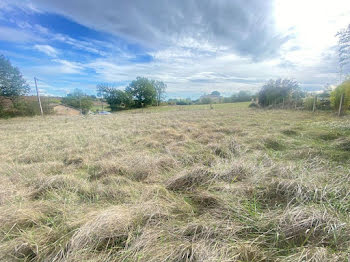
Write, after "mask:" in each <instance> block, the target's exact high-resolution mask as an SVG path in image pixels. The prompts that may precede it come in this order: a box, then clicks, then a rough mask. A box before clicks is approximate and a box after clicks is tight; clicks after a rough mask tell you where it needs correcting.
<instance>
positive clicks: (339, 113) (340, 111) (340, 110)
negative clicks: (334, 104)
mask: <svg viewBox="0 0 350 262" xmlns="http://www.w3.org/2000/svg"><path fill="white" fill-rule="evenodd" d="M343 102H344V94H341V97H340V103H339V111H338V116H341V114H342V109H343Z"/></svg>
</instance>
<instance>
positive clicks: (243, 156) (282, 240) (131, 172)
mask: <svg viewBox="0 0 350 262" xmlns="http://www.w3.org/2000/svg"><path fill="white" fill-rule="evenodd" d="M0 185H1V186H0V260H2V261H348V259H349V252H350V225H349V218H350V215H349V214H350V213H349V212H350V119H349V117H344V118H337V117H335V116H334V115H332V114H331V113H322V112H319V113H315V114H312V113H310V112H302V111H287V110H256V109H249V108H248V105H247V104H246V103H242V104H222V105H214V109H212V110H211V109H210V108H209V105H205V106H172V107H171V106H169V107H159V108H150V109H144V110H132V111H127V112H120V113H116V114H112V115H106V116H87V117H81V116H49V117H45V118H40V117H36V118H15V119H10V120H0Z"/></svg>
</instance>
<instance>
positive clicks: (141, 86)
mask: <svg viewBox="0 0 350 262" xmlns="http://www.w3.org/2000/svg"><path fill="white" fill-rule="evenodd" d="M166 88H167V85H166V84H165V83H164V82H162V81H157V80H152V79H148V78H146V77H137V78H136V80H134V81H132V82H131V83H130V84H129V85H128V86H127V87H126V88H125V89H124V90H121V89H118V88H116V87H113V86H111V85H110V84H99V85H97V95H98V97H101V98H102V99H104V100H106V102H107V103H108V104H109V106H110V108H111V110H112V111H117V110H122V109H130V108H142V107H147V106H151V105H153V106H159V105H160V103H161V101H162V100H163V99H164V98H165V90H166Z"/></svg>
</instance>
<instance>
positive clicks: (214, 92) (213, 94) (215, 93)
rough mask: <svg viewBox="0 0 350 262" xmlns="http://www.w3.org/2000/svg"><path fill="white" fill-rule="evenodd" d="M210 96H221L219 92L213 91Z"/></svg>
mask: <svg viewBox="0 0 350 262" xmlns="http://www.w3.org/2000/svg"><path fill="white" fill-rule="evenodd" d="M210 95H211V96H221V94H220V92H219V91H213V92H211V94H210Z"/></svg>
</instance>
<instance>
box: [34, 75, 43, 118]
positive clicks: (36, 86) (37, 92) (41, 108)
mask: <svg viewBox="0 0 350 262" xmlns="http://www.w3.org/2000/svg"><path fill="white" fill-rule="evenodd" d="M34 82H35V88H36V96H37V97H38V103H39V107H40V113H41V116H44V112H43V107H42V106H41V101H40V95H39V89H38V84H37V83H36V77H35V76H34Z"/></svg>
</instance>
